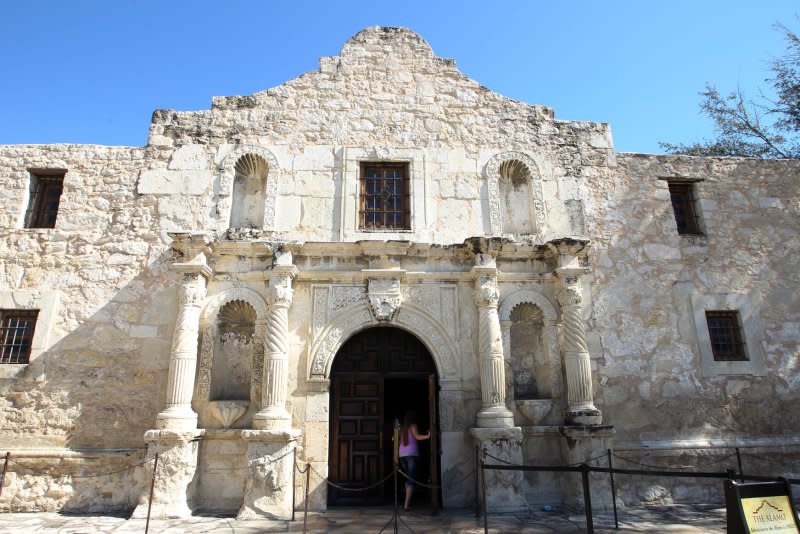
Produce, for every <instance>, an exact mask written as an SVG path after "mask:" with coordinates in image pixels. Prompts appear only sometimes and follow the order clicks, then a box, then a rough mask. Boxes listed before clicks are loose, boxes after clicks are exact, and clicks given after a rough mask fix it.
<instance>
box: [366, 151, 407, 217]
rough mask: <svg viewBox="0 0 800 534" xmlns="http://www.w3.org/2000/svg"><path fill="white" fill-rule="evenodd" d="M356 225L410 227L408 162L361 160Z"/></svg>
mask: <svg viewBox="0 0 800 534" xmlns="http://www.w3.org/2000/svg"><path fill="white" fill-rule="evenodd" d="M359 181H360V183H361V186H360V208H359V212H358V215H359V226H360V228H361V229H362V230H410V229H411V209H410V198H409V179H408V164H407V163H362V164H361V177H360V180H359Z"/></svg>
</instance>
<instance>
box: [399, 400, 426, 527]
mask: <svg viewBox="0 0 800 534" xmlns="http://www.w3.org/2000/svg"><path fill="white" fill-rule="evenodd" d="M430 437H431V433H430V431H428V433H427V434H420V433H419V430H417V414H416V413H414V412H413V411H411V410H409V411H407V412H406V414H405V416H403V425H402V426H401V427H400V445H399V447H398V451H397V452H398V454H397V456H398V457H399V458H400V469H402V470H403V472H404V473H405V474H406V500H405V503H404V504H403V510H404V511H406V512H407V511H408V508H409V506H411V494H412V493H414V477H415V476H416V474H417V459H418V458H419V444H418V442H419V441H424V440H426V439H429V438H430Z"/></svg>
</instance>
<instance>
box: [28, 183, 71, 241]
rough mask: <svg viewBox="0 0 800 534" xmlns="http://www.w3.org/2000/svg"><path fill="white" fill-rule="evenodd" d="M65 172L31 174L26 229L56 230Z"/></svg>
mask: <svg viewBox="0 0 800 534" xmlns="http://www.w3.org/2000/svg"><path fill="white" fill-rule="evenodd" d="M64 172H65V171H52V170H47V171H41V172H31V194H30V201H29V202H28V211H27V213H26V214H25V228H55V226H56V215H57V214H58V205H59V203H60V201H61V192H62V190H63V186H64Z"/></svg>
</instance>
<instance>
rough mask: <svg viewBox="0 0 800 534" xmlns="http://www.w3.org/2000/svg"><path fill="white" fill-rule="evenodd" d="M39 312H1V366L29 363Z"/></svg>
mask: <svg viewBox="0 0 800 534" xmlns="http://www.w3.org/2000/svg"><path fill="white" fill-rule="evenodd" d="M38 315H39V311H38V310H0V364H9V363H11V364H13V363H17V364H18V363H28V361H29V360H30V356H31V344H32V341H33V332H34V330H35V329H36V318H37V316H38Z"/></svg>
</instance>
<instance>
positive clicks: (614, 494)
mask: <svg viewBox="0 0 800 534" xmlns="http://www.w3.org/2000/svg"><path fill="white" fill-rule="evenodd" d="M607 451H608V474H609V476H610V477H611V504H612V505H613V506H614V528H615V529H616V530H619V518H618V517H617V487H616V486H615V485H614V464H612V463H611V449H607Z"/></svg>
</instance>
